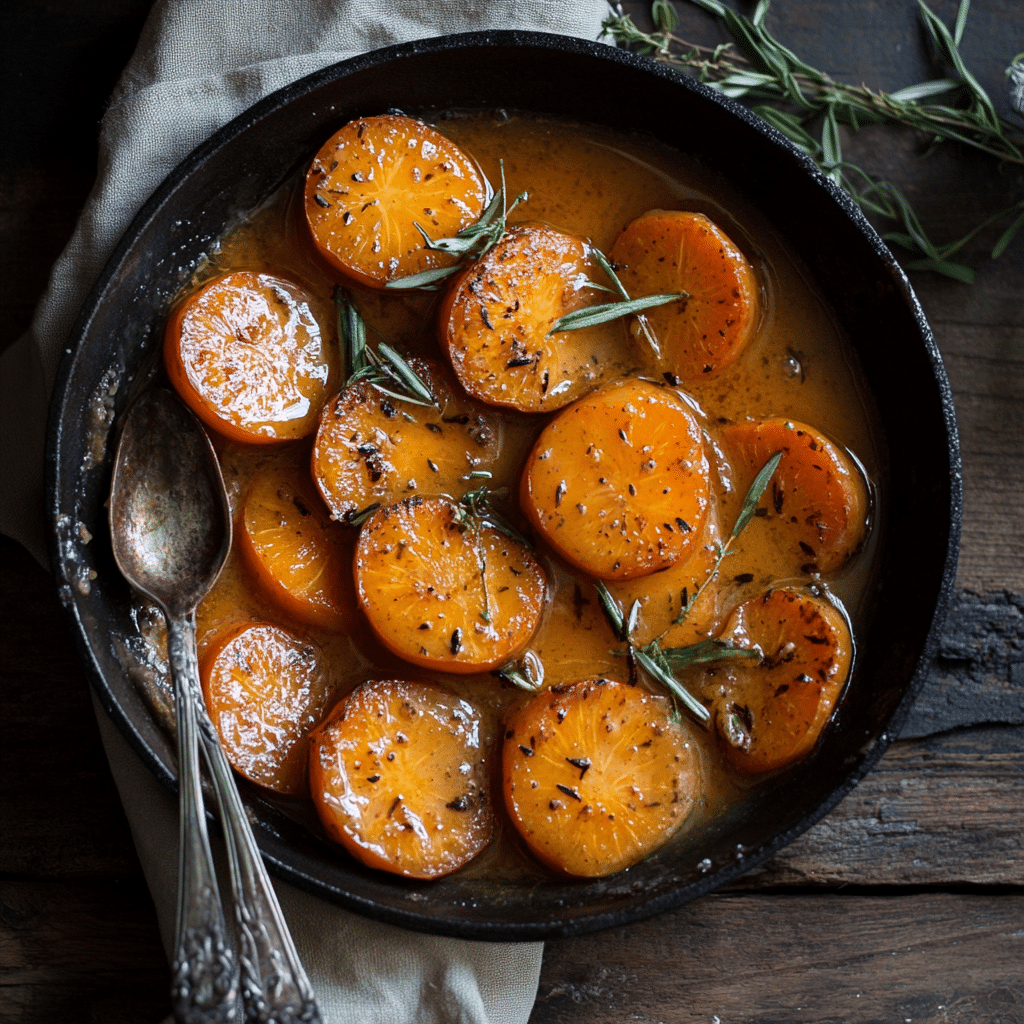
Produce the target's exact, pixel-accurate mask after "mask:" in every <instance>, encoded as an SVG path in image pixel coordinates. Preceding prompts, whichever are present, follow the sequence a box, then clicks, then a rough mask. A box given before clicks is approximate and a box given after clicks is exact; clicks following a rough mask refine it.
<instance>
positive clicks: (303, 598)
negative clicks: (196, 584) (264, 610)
mask: <svg viewBox="0 0 1024 1024" xmlns="http://www.w3.org/2000/svg"><path fill="white" fill-rule="evenodd" d="M240 526H241V529H240V530H239V531H238V544H239V549H240V551H241V553H242V557H243V558H244V559H245V562H246V565H247V566H248V567H249V570H250V573H251V575H252V576H253V578H254V579H255V582H256V586H257V587H258V589H259V590H260V592H261V593H262V594H264V595H265V596H266V597H267V599H268V600H270V601H271V602H272V603H273V604H275V605H277V607H278V608H280V609H281V610H282V611H283V612H284V613H285V614H286V615H290V616H291V617H293V618H295V619H297V620H298V621H299V622H302V623H304V624H306V625H310V626H319V627H321V628H322V629H329V630H333V631H341V630H344V629H346V628H347V627H348V626H350V625H351V624H352V622H353V620H354V619H355V614H356V592H355V584H354V582H353V579H352V556H353V553H354V549H355V544H354V539H353V538H352V536H351V534H350V533H349V531H347V530H345V529H344V528H343V527H341V526H340V525H338V524H336V523H332V522H331V519H330V514H329V513H328V511H327V509H325V508H324V506H323V502H322V501H321V500H320V496H319V495H318V494H317V492H316V488H315V487H314V486H313V483H312V481H311V480H310V479H309V476H308V474H306V473H304V472H303V471H302V470H301V469H298V468H294V469H290V470H285V471H282V470H281V469H280V467H278V466H268V467H266V468H265V469H263V470H262V471H260V472H258V473H257V474H256V476H255V477H254V478H253V480H252V482H251V483H250V485H249V489H248V491H247V492H246V496H245V499H244V501H243V503H242V512H241V520H240Z"/></svg>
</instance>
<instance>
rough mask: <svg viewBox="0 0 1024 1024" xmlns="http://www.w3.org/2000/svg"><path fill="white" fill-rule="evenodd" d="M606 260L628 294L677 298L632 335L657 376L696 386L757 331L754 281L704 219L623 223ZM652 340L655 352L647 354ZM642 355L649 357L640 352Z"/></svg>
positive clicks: (686, 216)
mask: <svg viewBox="0 0 1024 1024" xmlns="http://www.w3.org/2000/svg"><path fill="white" fill-rule="evenodd" d="M609 257H610V258H611V260H612V262H613V263H614V265H615V267H616V271H617V273H618V276H619V280H620V281H621V282H622V284H623V285H624V286H625V288H626V290H627V291H628V292H629V294H630V295H633V296H640V295H649V294H652V293H655V292H679V291H683V292H686V293H687V294H688V295H689V299H688V300H686V301H685V302H681V303H672V304H671V305H668V306H659V307H657V308H655V309H653V310H651V311H649V312H647V313H644V314H643V316H644V319H645V321H646V324H647V327H648V328H649V332H644V331H643V330H642V329H641V328H640V325H639V324H634V337H635V338H636V339H637V342H638V343H639V344H640V345H641V346H642V347H643V348H644V349H645V350H647V353H649V354H650V355H652V356H653V364H654V366H655V367H656V368H657V370H658V373H659V375H660V374H662V373H664V374H666V375H667V376H668V378H669V379H670V380H678V381H679V382H683V383H694V382H697V381H700V380H703V379H707V378H709V377H714V376H715V375H716V374H718V373H721V371H722V370H724V369H725V368H726V367H727V366H729V365H730V364H731V363H733V362H734V361H735V360H736V359H737V358H738V357H739V355H740V353H741V352H742V351H743V349H744V348H745V346H746V345H747V343H748V342H749V341H750V339H751V337H752V336H753V333H754V328H755V327H756V325H757V316H758V284H757V276H756V275H755V273H754V270H753V268H752V267H751V265H750V263H749V262H748V261H747V258H746V257H745V256H744V255H743V253H742V252H740V250H739V249H738V248H737V247H736V246H735V244H734V243H733V242H732V241H731V240H730V239H729V238H728V236H727V235H726V234H725V233H724V232H723V231H722V230H721V229H720V228H719V227H718V226H717V225H715V224H714V223H713V222H712V221H710V220H708V218H707V217H705V216H704V215H703V214H699V213H685V212H682V211H676V210H651V211H649V212H648V213H645V214H644V215H643V216H642V217H638V218H637V219H636V220H634V221H633V222H632V223H630V224H628V225H627V226H626V228H625V229H624V230H623V231H622V233H621V234H620V235H619V237H618V238H617V239H616V241H615V244H614V245H613V246H612V249H611V252H610V253H609ZM650 337H653V339H654V341H655V343H656V345H657V349H658V351H656V352H653V353H650V351H649V350H650V348H651V343H650V340H649V338H650ZM645 354H646V353H645Z"/></svg>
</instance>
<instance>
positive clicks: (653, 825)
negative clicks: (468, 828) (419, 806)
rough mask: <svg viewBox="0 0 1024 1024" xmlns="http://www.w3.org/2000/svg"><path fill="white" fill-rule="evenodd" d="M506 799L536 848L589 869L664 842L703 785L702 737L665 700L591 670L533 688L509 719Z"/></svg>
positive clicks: (611, 867)
mask: <svg viewBox="0 0 1024 1024" xmlns="http://www.w3.org/2000/svg"><path fill="white" fill-rule="evenodd" d="M502 765H503V775H504V790H505V804H506V806H507V808H508V812H509V815H510V816H511V818H512V821H513V823H514V824H515V826H516V828H517V829H518V830H519V832H520V833H521V834H522V836H523V838H524V839H525V840H526V843H527V845H528V846H529V847H530V849H531V850H532V851H533V853H534V854H535V855H536V856H537V857H538V859H540V860H541V861H543V862H544V863H545V864H547V865H549V866H550V867H553V868H555V869H556V870H559V871H564V872H566V873H567V874H570V875H581V876H585V877H588V878H596V877H602V876H604V875H611V874H614V873H615V872H616V871H621V870H622V869H623V868H627V867H629V866H630V865H632V864H636V863H637V862H638V861H640V860H642V859H643V858H644V857H646V856H648V855H649V854H651V853H652V852H653V851H654V850H655V849H657V848H658V847H659V846H661V844H662V843H664V842H665V841H666V840H667V839H668V838H669V837H670V836H671V835H672V834H673V833H674V832H675V831H676V830H677V829H678V828H679V827H680V826H681V825H682V824H683V822H684V821H685V820H686V818H687V816H688V815H689V813H690V811H691V810H692V808H693V805H694V801H695V799H696V796H697V794H698V791H699V788H700V763H699V760H698V755H697V750H696V745H695V744H694V743H693V742H692V741H691V740H690V739H689V738H688V736H687V734H686V733H685V732H684V731H683V727H682V726H681V725H679V724H678V723H677V722H675V721H673V719H672V717H671V715H670V714H669V709H668V705H667V703H666V702H665V701H664V700H663V699H662V698H660V697H655V696H653V695H652V694H649V693H647V692H645V691H644V690H642V689H640V688H639V687H633V686H627V685H625V684H624V683H617V682H611V681H609V680H595V679H590V680H586V681H584V682H577V683H573V684H571V685H569V686H565V687H556V688H555V689H553V690H549V691H546V692H544V693H541V694H538V695H537V696H536V697H534V698H533V699H532V700H531V701H530V702H529V703H528V704H527V705H526V706H525V707H523V708H522V709H520V710H519V711H518V712H515V713H514V714H513V715H512V716H511V717H510V718H509V720H508V722H507V727H506V730H505V743H504V747H503V752H502Z"/></svg>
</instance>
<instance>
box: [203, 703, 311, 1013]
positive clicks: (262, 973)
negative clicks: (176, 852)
mask: <svg viewBox="0 0 1024 1024" xmlns="http://www.w3.org/2000/svg"><path fill="white" fill-rule="evenodd" d="M199 733H200V738H201V740H202V744H203V753H204V754H205V755H206V761H207V764H208V765H209V768H210V774H211V776H212V778H213V788H214V792H215V793H216V795H217V803H218V805H219V807H220V818H221V824H222V825H223V827H224V838H225V840H226V841H227V849H228V862H229V864H230V867H231V880H232V885H233V886H234V894H235V922H236V924H237V926H238V939H239V946H240V952H239V959H240V962H241V969H242V1000H243V1002H244V1004H245V1021H246V1024H321V1021H320V1011H319V1009H318V1008H317V1005H316V998H315V996H314V995H313V987H312V985H310V983H309V979H308V978H307V977H306V972H305V971H304V970H303V967H302V962H301V960H300V959H299V955H298V953H297V952H296V950H295V945H294V943H293V942H292V937H291V934H290V933H289V931H288V925H287V924H286V923H285V920H284V915H283V914H282V913H281V907H280V905H279V904H278V902H277V896H276V894H275V893H274V889H273V887H272V886H271V884H270V878H269V877H268V876H267V871H266V868H265V867H264V866H263V859H262V857H261V856H260V852H259V849H258V848H257V846H256V840H255V839H254V838H253V834H252V829H251V828H250V827H249V819H248V818H247V817H246V814H245V808H244V807H243V806H242V801H241V799H240V797H239V795H238V789H237V787H236V786H235V779H234V776H233V775H232V773H231V768H230V767H229V765H228V762H227V758H226V757H225V756H224V750H223V749H222V747H221V745H220V740H219V739H218V737H217V734H216V732H215V731H214V728H213V723H212V722H211V721H210V718H209V716H208V715H207V713H206V709H205V707H200V709H199Z"/></svg>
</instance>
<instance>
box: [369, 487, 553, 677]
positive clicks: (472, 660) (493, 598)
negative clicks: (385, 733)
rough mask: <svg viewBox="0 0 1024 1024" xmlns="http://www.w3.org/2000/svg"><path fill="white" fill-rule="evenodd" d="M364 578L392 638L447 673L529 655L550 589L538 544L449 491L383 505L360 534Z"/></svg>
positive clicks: (389, 643)
mask: <svg viewBox="0 0 1024 1024" xmlns="http://www.w3.org/2000/svg"><path fill="white" fill-rule="evenodd" d="M355 576H356V592H357V594H358V596H359V602H360V604H361V606H362V608H363V610H364V611H365V612H366V615H367V618H368V619H369V620H370V625H371V626H373V628H374V630H375V631H376V633H377V635H378V636H379V637H380V639H381V641H382V642H383V643H384V645H385V646H386V647H388V648H389V649H390V650H391V651H393V652H394V653H395V654H397V655H398V656H399V657H401V658H404V659H405V660H406V661H410V662H412V663H413V664H414V665H424V666H426V667H427V668H433V669H438V670H442V671H446V672H486V671H489V670H491V669H493V668H497V667H498V666H499V665H502V664H503V663H505V662H506V661H508V660H510V659H511V658H514V657H515V656H516V655H517V654H519V652H520V651H521V650H522V649H523V648H524V647H525V646H526V644H527V642H528V641H529V639H530V637H531V636H533V633H534V631H535V630H536V628H537V625H538V624H539V622H540V616H541V612H542V611H543V608H544V602H545V597H546V589H547V584H546V579H545V576H544V570H543V569H542V568H541V566H540V563H539V562H538V561H537V559H536V558H535V557H534V556H533V555H532V554H531V553H530V551H529V550H527V549H526V548H525V547H524V546H523V545H522V544H520V543H518V542H517V541H515V540H512V539H511V538H510V537H507V536H505V534H503V533H501V532H500V531H498V530H497V529H494V528H493V527H491V526H487V525H484V524H483V523H482V522H481V521H480V520H479V519H477V518H476V517H475V516H472V515H470V514H469V513H468V512H467V511H466V510H465V509H464V508H462V506H460V505H458V504H457V503H456V502H454V501H452V500H450V499H449V498H441V497H437V498H408V499H406V500H405V501H400V502H398V504H396V505H390V506H388V507H386V508H382V509H380V510H379V511H377V512H375V513H374V514H373V516H371V517H370V519H368V520H367V521H366V523H365V524H364V525H363V528H362V530H361V532H360V536H359V542H358V544H357V545H356V557H355Z"/></svg>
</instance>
